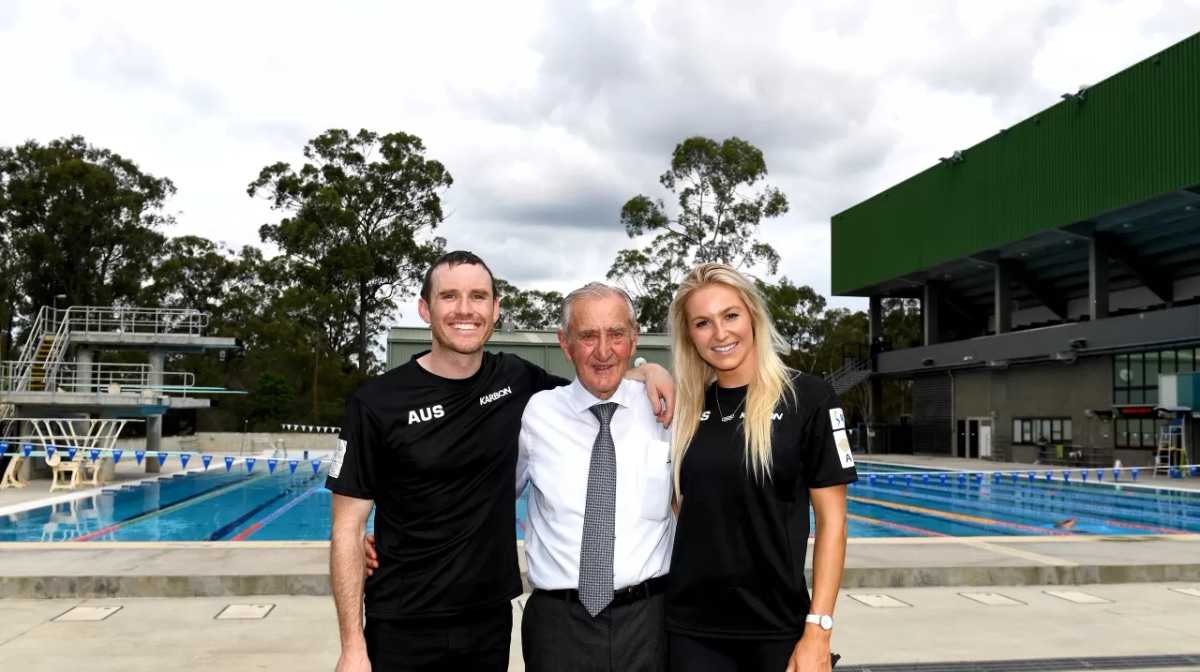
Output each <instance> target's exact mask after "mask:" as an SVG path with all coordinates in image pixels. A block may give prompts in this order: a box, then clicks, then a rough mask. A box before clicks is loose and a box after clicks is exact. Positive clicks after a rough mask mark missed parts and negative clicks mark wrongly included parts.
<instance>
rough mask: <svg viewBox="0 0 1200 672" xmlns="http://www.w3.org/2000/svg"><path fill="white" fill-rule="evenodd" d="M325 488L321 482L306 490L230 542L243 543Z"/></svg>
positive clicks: (235, 536)
mask: <svg viewBox="0 0 1200 672" xmlns="http://www.w3.org/2000/svg"><path fill="white" fill-rule="evenodd" d="M324 486H325V483H324V482H321V483H317V484H316V485H314V486H312V487H311V488H309V489H308V490H305V491H304V493H303V494H301V495H300V496H299V497H297V498H295V499H293V500H292V501H290V502H288V503H287V504H284V505H283V506H281V507H279V508H278V509H276V510H275V511H274V512H273V513H271V514H270V515H268V516H267V517H266V518H263V519H262V520H258V521H255V522H254V524H252V525H251V526H250V527H247V528H246V529H244V530H242V531H241V532H239V533H237V534H236V535H234V537H233V538H232V539H230V541H242V540H244V539H246V538H247V537H249V536H250V535H252V534H254V533H255V532H257V531H259V530H261V529H262V528H264V527H266V526H267V525H268V524H270V523H271V521H273V520H275V519H276V518H278V517H279V516H282V515H283V514H284V513H285V512H287V511H288V510H289V509H291V508H292V507H293V506H296V505H297V504H299V503H300V502H302V501H303V500H304V499H306V498H307V497H308V496H309V495H311V494H313V493H314V492H316V491H317V490H320V489H321V488H323V487H324Z"/></svg>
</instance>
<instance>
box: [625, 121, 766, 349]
mask: <svg viewBox="0 0 1200 672" xmlns="http://www.w3.org/2000/svg"><path fill="white" fill-rule="evenodd" d="M766 175H767V163H766V160H765V159H764V158H763V153H762V152H761V151H760V150H759V149H758V148H756V147H754V146H753V145H751V144H750V143H748V142H746V141H745V140H741V139H739V138H736V137H734V138H729V139H727V140H725V141H724V142H722V143H720V144H718V143H717V142H716V141H714V140H711V139H709V138H704V137H699V136H696V137H691V138H688V139H686V140H684V141H683V142H682V143H680V144H679V145H676V147H675V151H674V153H673V154H672V157H671V168H670V169H669V170H668V171H667V172H665V173H663V174H662V175H661V176H660V177H659V182H660V183H661V184H662V186H663V187H665V188H666V189H668V190H669V191H672V192H675V193H676V194H677V196H678V204H679V211H678V214H677V215H676V216H675V218H674V219H672V218H671V217H670V216H668V215H667V211H666V206H665V205H664V203H663V201H662V200H661V199H659V200H652V199H651V198H650V197H649V196H645V195H638V196H634V197H633V198H631V199H629V201H628V202H626V203H625V205H624V207H622V208H621V223H622V224H623V225H624V226H625V233H626V235H628V236H629V237H630V238H638V237H639V236H643V235H646V234H653V235H654V238H653V240H651V242H650V243H649V244H648V245H647V246H646V247H644V248H642V249H640V250H635V249H625V250H621V251H620V252H619V253H618V254H617V258H616V260H615V261H614V262H613V265H612V267H611V268H610V269H609V272H608V278H609V279H610V280H614V281H617V280H619V281H621V283H622V285H623V286H624V287H625V288H626V290H628V291H629V292H630V294H631V295H632V296H633V297H634V301H635V305H636V307H637V309H638V322H640V323H641V325H642V326H643V328H646V329H649V330H651V331H664V330H665V328H666V322H667V308H668V306H669V305H670V301H671V297H672V296H673V295H674V293H675V290H676V289H677V288H678V284H679V281H680V280H681V279H682V277H683V275H684V274H685V273H686V272H687V271H688V269H689V268H691V267H692V266H694V265H696V264H699V263H702V262H706V261H715V262H721V263H725V264H729V265H731V266H734V267H735V268H738V269H740V270H743V271H747V272H749V271H750V269H753V268H755V267H758V266H760V265H764V266H765V267H766V270H767V273H768V274H771V275H773V274H774V273H775V271H776V269H777V268H778V265H779V254H778V253H777V252H776V251H775V249H774V248H772V247H771V246H770V245H768V244H766V243H763V242H759V241H757V240H756V239H755V235H756V234H757V231H758V226H759V223H760V222H761V221H762V219H763V218H771V217H779V216H781V215H783V214H785V213H786V212H787V211H788V201H787V198H786V197H785V196H784V195H783V192H781V191H779V190H778V189H775V188H773V187H763V188H762V190H760V191H759V192H758V193H756V194H753V195H747V194H746V192H747V191H748V190H749V189H750V188H751V187H753V186H754V185H755V184H757V183H758V182H759V181H760V180H762V179H763V178H765V177H766Z"/></svg>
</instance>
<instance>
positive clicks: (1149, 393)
mask: <svg viewBox="0 0 1200 672" xmlns="http://www.w3.org/2000/svg"><path fill="white" fill-rule="evenodd" d="M1145 395H1146V403H1147V404H1157V403H1158V388H1157V387H1147V388H1146V391H1145Z"/></svg>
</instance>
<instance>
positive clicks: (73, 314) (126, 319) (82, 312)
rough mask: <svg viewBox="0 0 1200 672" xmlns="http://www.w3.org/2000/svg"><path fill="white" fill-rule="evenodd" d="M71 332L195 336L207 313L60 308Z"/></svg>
mask: <svg viewBox="0 0 1200 672" xmlns="http://www.w3.org/2000/svg"><path fill="white" fill-rule="evenodd" d="M56 312H60V313H64V317H63V322H66V323H68V324H70V330H71V331H83V332H90V333H94V332H113V333H143V334H144V333H150V334H178V333H183V334H188V335H191V336H199V335H201V334H202V333H203V330H204V328H205V327H207V326H208V320H209V315H208V313H204V312H201V311H199V310H196V309H194V308H118V307H113V306H71V307H69V308H60V309H58V310H57V311H56Z"/></svg>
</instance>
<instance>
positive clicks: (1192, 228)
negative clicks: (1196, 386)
mask: <svg viewBox="0 0 1200 672" xmlns="http://www.w3.org/2000/svg"><path fill="white" fill-rule="evenodd" d="M1198 120H1200V33H1198V34H1196V35H1193V36H1191V37H1189V38H1187V39H1185V40H1183V41H1181V42H1179V43H1177V44H1175V45H1173V46H1171V47H1169V48H1168V49H1165V50H1163V51H1162V52H1160V53H1157V54H1153V55H1151V56H1149V57H1148V58H1145V59H1143V60H1141V61H1139V62H1137V63H1134V64H1132V65H1131V66H1129V67H1128V68H1126V69H1124V70H1122V71H1121V72H1118V73H1116V74H1114V75H1112V76H1110V77H1108V78H1106V79H1104V80H1102V81H1099V82H1093V83H1091V84H1090V85H1088V86H1085V87H1082V88H1080V89H1078V90H1070V91H1064V92H1062V95H1061V97H1060V98H1059V99H1058V100H1056V101H1054V103H1053V104H1052V105H1050V106H1049V107H1047V108H1046V109H1044V110H1042V111H1040V112H1038V113H1036V114H1034V115H1032V116H1030V117H1029V118H1027V119H1025V120H1023V121H1021V122H1020V123H1017V124H1014V125H1013V126H1011V127H1009V128H1006V129H1000V130H999V131H998V132H997V133H995V134H994V135H992V136H991V137H988V138H986V139H984V140H983V141H981V142H979V143H978V144H976V145H974V146H971V147H966V148H955V147H936V148H934V147H931V148H930V163H931V165H930V167H929V168H928V169H926V170H924V171H922V172H920V173H919V174H917V175H914V176H912V177H911V178H909V179H907V180H905V181H903V182H901V183H899V184H897V185H894V186H892V187H890V188H888V189H885V190H884V191H882V192H881V193H878V194H875V195H873V196H871V197H869V198H867V199H866V200H864V201H863V202H861V203H858V204H856V205H854V206H852V207H850V208H848V209H846V210H845V211H843V212H840V213H837V214H835V215H834V216H833V217H832V218H831V236H832V278H831V284H832V287H833V293H834V294H835V295H840V296H861V297H869V298H870V313H871V316H870V325H871V338H872V341H873V344H878V347H873V348H871V350H870V352H871V353H872V354H871V357H870V363H869V365H868V366H867V368H869V371H870V377H869V378H867V379H866V380H868V381H869V384H870V386H871V394H870V397H871V401H870V408H871V411H872V412H869V413H868V417H870V418H871V419H872V422H875V423H882V422H885V421H888V420H891V421H895V419H894V418H893V419H887V418H882V417H879V416H880V409H882V408H883V404H882V402H881V401H880V399H879V396H880V395H881V394H882V389H883V387H882V385H881V384H880V382H881V381H882V380H886V379H901V380H909V381H911V390H912V408H911V417H909V418H906V419H905V421H906V423H907V424H908V425H909V426H911V427H912V434H913V441H912V442H913V445H914V450H915V451H917V452H929V453H935V454H951V455H958V456H963V457H988V456H991V457H994V458H997V459H1016V460H1018V461H1034V460H1039V461H1067V462H1070V461H1072V460H1075V461H1076V462H1079V463H1081V464H1082V463H1094V464H1097V465H1100V464H1104V463H1106V462H1112V461H1115V460H1118V459H1119V460H1121V461H1122V462H1123V463H1124V464H1139V463H1140V464H1150V463H1151V462H1152V461H1153V459H1154V457H1155V453H1156V447H1157V444H1158V443H1159V436H1158V435H1159V433H1160V432H1161V431H1163V427H1164V426H1169V425H1171V424H1172V423H1177V422H1178V421H1179V418H1178V417H1173V416H1172V412H1170V411H1167V410H1164V409H1163V408H1162V407H1161V404H1160V403H1159V399H1160V394H1159V389H1158V385H1159V381H1158V374H1159V373H1168V374H1169V373H1174V372H1175V371H1178V372H1185V371H1191V370H1192V367H1193V366H1194V365H1193V361H1194V359H1195V357H1196V356H1197V355H1198V354H1200V350H1197V348H1200V312H1198V311H1200V122H1198ZM889 298H890V299H897V298H904V299H916V300H917V301H919V303H920V309H921V319H922V330H921V336H920V338H919V339H918V341H917V342H912V343H889V342H886V340H885V342H882V343H881V342H879V341H877V340H876V339H880V338H882V337H884V336H886V335H885V334H884V333H883V331H882V322H883V321H882V320H881V319H880V311H881V310H882V305H883V302H884V301H885V300H887V299H889ZM1185 367H1186V368H1185ZM858 368H859V369H861V368H863V365H862V364H859V365H858ZM1149 372H1153V375H1154V377H1153V378H1151V377H1150V373H1149ZM838 375H839V374H834V376H833V377H834V378H835V386H836V385H837V383H838V381H837V378H838ZM860 378H862V376H861V374H859V375H858V376H857V377H856V378H855V381H858V380H859V379H860ZM843 382H844V381H843ZM851 384H858V383H857V382H852V383H851ZM1188 422H1191V419H1190V418H1189V419H1188ZM1197 434H1198V432H1195V431H1189V432H1188V433H1187V435H1188V436H1189V437H1195V436H1196V435H1197ZM1043 435H1045V436H1043ZM1189 440H1190V439H1189ZM1044 444H1050V445H1049V446H1046V445H1044ZM1189 454H1191V455H1195V454H1196V453H1195V450H1194V449H1189Z"/></svg>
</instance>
